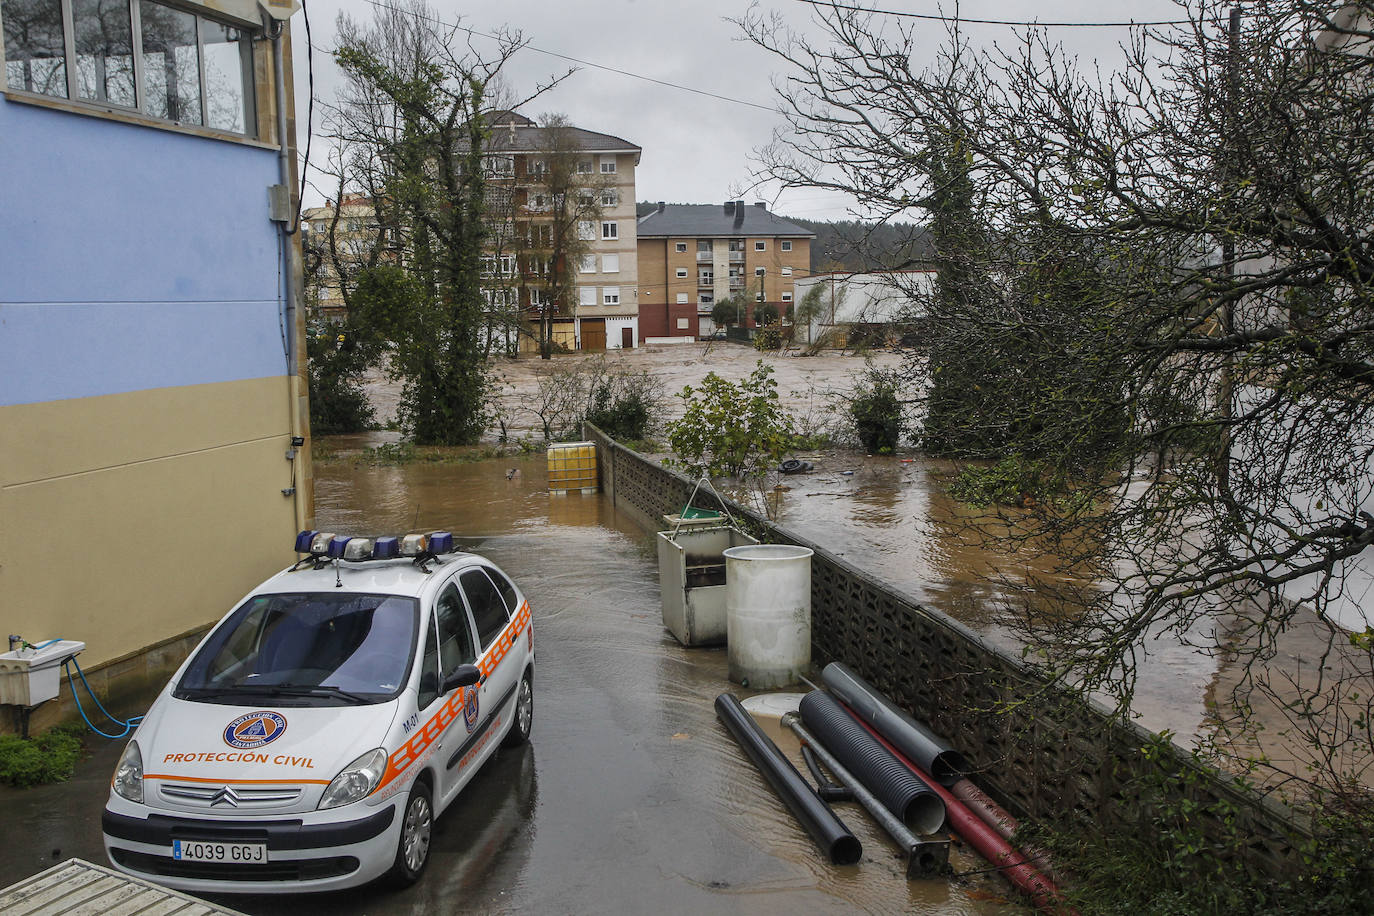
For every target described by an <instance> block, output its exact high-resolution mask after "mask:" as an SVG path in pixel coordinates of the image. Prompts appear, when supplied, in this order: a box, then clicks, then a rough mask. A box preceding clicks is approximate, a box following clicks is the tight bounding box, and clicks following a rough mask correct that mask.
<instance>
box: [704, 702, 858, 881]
mask: <svg viewBox="0 0 1374 916" xmlns="http://www.w3.org/2000/svg"><path fill="white" fill-rule="evenodd" d="M716 716H717V717H718V718H719V719H720V721H721V723H722V724H723V725H724V726H725V728H726V730H728V731H729V732H730V734H731V735H732V736H734V739H735V741H737V742H738V743H739V746H740V747H741V748H743V749H744V752H745V753H746V754H748V755H749V758H750V759H751V760H753V761H754V765H755V766H757V767H758V768H759V772H761V773H763V775H764V777H765V778H766V779H767V780H768V782H769V783H770V784H771V785H772V786H773V789H774V791H776V792H777V793H778V797H779V798H781V799H782V802H783V804H784V805H786V806H787V809H788V810H789V811H791V812H792V814H793V815H794V816H795V817H796V818H797V820H798V821H800V822H801V825H802V827H804V828H805V829H806V832H807V833H809V834H810V835H811V838H812V839H813V840H815V841H816V845H818V846H819V847H820V848H821V850H822V851H823V852H824V853H825V854H826V856H827V857H828V858H829V859H830V862H831V864H833V865H853V864H855V863H856V862H858V861H859V859H860V858H861V857H862V856H863V844H861V843H860V842H859V840H858V838H857V837H855V836H854V834H853V833H851V832H850V831H849V828H848V827H846V826H845V825H844V823H843V822H842V821H841V820H840V819H839V818H838V817H836V816H835V812H833V811H831V810H830V806H829V805H827V804H826V803H825V802H823V801H821V800H820V798H818V797H817V796H816V793H815V792H814V791H813V790H812V788H811V785H810V783H808V782H807V781H806V780H805V779H803V778H802V775H801V774H800V773H798V772H797V768H796V767H794V766H792V763H791V761H789V760H788V759H787V758H786V757H785V756H783V753H782V751H780V750H778V746H777V745H776V744H774V743H773V742H772V740H770V739H769V737H768V736H767V735H765V734H764V733H763V730H762V729H760V728H759V727H758V725H757V724H755V722H754V719H753V717H752V716H750V715H749V713H748V712H747V711H746V710H745V708H744V707H743V706H742V705H741V704H740V701H739V700H737V699H735V697H734V695H733V694H729V693H722V694H721V695H720V696H718V697H716Z"/></svg>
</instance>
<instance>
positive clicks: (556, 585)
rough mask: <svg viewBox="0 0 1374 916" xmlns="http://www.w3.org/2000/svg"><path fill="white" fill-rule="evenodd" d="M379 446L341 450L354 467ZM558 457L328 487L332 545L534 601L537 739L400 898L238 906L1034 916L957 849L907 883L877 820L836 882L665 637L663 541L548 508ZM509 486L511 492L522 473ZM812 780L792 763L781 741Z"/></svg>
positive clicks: (419, 469) (510, 762)
mask: <svg viewBox="0 0 1374 916" xmlns="http://www.w3.org/2000/svg"><path fill="white" fill-rule="evenodd" d="M375 441H376V439H375V437H374V438H372V439H356V438H355V439H345V440H336V441H335V442H332V443H331V445H333V446H334V447H336V448H344V447H353V446H358V445H362V444H367V443H368V442H375ZM544 463H545V462H544V459H543V456H542V455H541V456H538V457H530V458H519V459H505V460H495V461H480V462H474V463H428V464H427V463H410V464H405V465H399V466H374V465H368V464H366V463H354V462H352V461H349V460H347V459H345V458H338V457H336V458H335V459H333V460H330V461H325V462H321V463H319V464H318V465H317V466H316V475H317V476H316V489H315V494H316V512H317V517H316V526H317V527H319V528H321V529H328V530H338V531H342V532H351V533H362V532H390V531H403V530H404V531H409V530H416V529H418V530H427V529H447V530H451V531H453V532H454V533H455V534H456V535H457V536H458V537H459V538H460V542H461V543H462V544H464V545H465V546H466V548H467V549H471V550H475V551H477V552H479V553H482V554H484V555H486V556H489V557H491V558H492V559H494V560H495V561H496V562H497V563H499V564H500V565H501V566H502V567H503V568H504V569H506V570H507V571H508V572H509V573H510V574H511V575H512V576H513V577H514V578H515V579H516V580H517V581H518V582H519V583H520V584H521V586H522V588H523V589H524V590H525V591H526V593H527V595H528V597H529V600H530V604H531V607H532V608H533V610H534V620H535V634H536V635H535V641H536V646H537V651H538V669H537V680H536V712H535V726H534V737H533V739H532V742H531V745H530V746H529V748H527V749H525V750H524V751H522V752H519V753H512V752H503V753H502V754H501V755H499V756H498V757H497V758H495V760H494V763H493V764H491V765H489V766H488V767H486V768H485V769H484V771H483V772H482V773H481V774H480V775H479V777H478V778H477V780H476V781H475V782H474V783H473V784H472V785H471V786H470V787H469V788H468V789H467V790H466V791H465V792H464V794H463V796H462V797H461V798H460V799H459V801H458V802H457V803H456V804H455V807H454V808H452V809H450V811H449V812H448V813H447V814H446V815H445V816H444V817H443V818H442V819H441V820H440V822H439V825H438V836H437V838H436V841H435V848H434V859H433V860H432V861H431V864H430V870H429V872H428V873H427V875H426V876H425V878H424V879H423V880H422V881H421V883H420V884H419V885H417V886H416V887H415V888H412V889H410V890H408V891H405V892H401V893H398V894H391V893H383V892H374V891H371V890H368V891H363V892H361V893H354V894H351V895H349V896H348V897H347V899H346V900H344V899H342V898H318V899H317V898H307V899H303V900H302V899H297V900H293V901H290V902H289V903H288V902H286V901H278V900H272V899H268V898H254V899H250V900H247V901H244V900H237V901H231V902H232V903H233V904H234V905H235V906H237V907H238V908H240V909H243V910H244V911H245V912H249V913H288V912H289V913H291V914H293V916H297V914H302V913H310V912H319V913H327V912H336V911H347V912H368V913H422V912H427V913H436V912H445V913H450V912H502V913H506V912H516V913H520V912H524V913H554V912H556V913H631V912H635V913H639V912H659V913H700V912H712V913H741V914H754V913H775V912H791V913H797V914H804V913H852V912H866V913H910V912H917V913H932V914H975V913H976V914H994V913H995V914H1014V913H1025V912H1030V910H1029V909H1028V908H1027V907H1025V906H1024V905H1023V904H1022V903H1020V902H1019V901H1016V900H1014V899H1013V900H1008V899H1007V898H1014V897H1015V895H1014V894H1013V893H1012V892H1011V891H1010V889H1009V887H1008V886H1006V885H1005V884H1003V883H1002V880H1001V879H1000V878H999V877H997V876H995V875H989V874H986V873H984V872H983V869H986V868H987V865H986V863H984V862H982V860H981V859H979V858H978V857H977V856H975V855H974V854H972V853H971V852H969V851H968V850H967V849H965V848H963V847H959V846H956V848H955V849H954V850H953V852H952V854H951V864H952V866H953V870H954V871H955V873H956V874H955V875H954V876H951V877H947V878H942V879H938V880H922V881H909V880H907V879H906V877H905V871H904V863H903V862H902V861H901V860H900V858H899V857H898V855H897V852H896V849H895V847H894V846H893V845H892V844H891V843H890V842H889V841H888V840H887V839H886V838H885V836H884V835H883V834H882V833H881V831H880V830H879V828H877V827H876V825H874V824H873V823H872V821H871V819H870V818H869V816H868V815H867V814H866V813H865V812H863V811H862V809H859V808H857V807H855V806H852V805H841V806H838V808H837V813H839V814H840V817H841V818H842V819H843V820H844V821H845V822H846V823H847V824H848V825H849V826H850V827H851V828H852V829H853V830H854V832H855V833H856V835H857V836H858V837H859V838H860V840H861V841H862V843H863V845H864V857H863V860H862V861H861V862H860V863H859V864H858V865H856V866H849V867H834V866H831V865H829V864H828V863H827V862H826V861H825V860H824V858H823V856H822V855H821V854H820V853H819V852H818V851H817V849H816V848H815V846H814V845H813V843H812V842H811V840H810V839H809V838H808V836H807V835H806V834H805V832H804V831H803V830H802V829H801V828H800V827H799V826H798V825H797V823H796V821H795V820H794V819H793V817H792V816H791V814H789V813H788V812H787V811H786V810H785V809H784V808H783V807H782V806H781V805H780V803H779V802H778V800H777V797H776V796H775V795H774V794H773V792H772V790H771V789H770V788H769V787H768V785H767V783H766V782H765V781H764V780H763V778H762V777H761V776H760V774H759V773H758V771H757V770H755V769H754V767H753V765H752V764H751V763H750V762H749V760H748V758H747V757H746V756H745V755H744V754H743V752H742V751H741V750H740V749H739V748H738V747H737V746H736V745H735V744H734V742H733V740H732V739H731V738H730V737H729V735H728V734H727V733H726V732H725V730H724V729H723V728H722V727H721V726H720V725H719V723H718V722H717V721H716V718H715V711H714V708H713V705H712V704H713V702H714V700H715V697H716V696H717V695H718V694H720V693H721V692H723V691H726V690H733V691H734V692H735V693H736V695H737V696H740V697H741V698H744V697H746V696H747V695H749V693H750V692H749V691H746V690H742V689H740V688H738V687H736V686H734V685H732V684H730V683H729V681H728V680H727V675H726V654H725V652H724V651H723V650H720V649H691V650H688V649H684V648H683V647H682V646H680V645H679V644H678V643H677V642H676V641H675V640H674V639H673V638H672V636H671V635H670V634H669V633H668V632H667V631H666V630H665V629H664V627H663V624H662V615H661V605H660V601H659V590H658V571H657V561H656V557H655V553H654V549H653V542H652V535H651V534H650V533H648V532H645V531H643V530H642V529H640V528H639V527H637V526H636V525H634V524H633V523H632V522H631V521H630V520H629V519H628V518H627V517H626V516H624V515H623V514H620V513H617V512H616V511H615V510H614V509H612V508H611V507H610V506H609V504H608V503H607V501H606V500H605V499H604V498H603V497H602V496H600V495H598V494H588V495H579V494H572V495H568V496H551V495H550V494H549V493H548V492H547V490H546V484H545V481H546V472H545V467H544ZM512 471H514V472H515V473H514V474H512V473H511V472H512ZM779 744H780V745H781V746H783V747H784V750H786V751H787V752H789V754H790V755H791V757H792V759H793V761H794V763H795V764H796V765H797V766H798V767H799V768H800V767H801V760H800V755H799V753H798V752H797V749H796V745H795V742H792V741H786V740H782V739H779Z"/></svg>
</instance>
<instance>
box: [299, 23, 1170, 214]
mask: <svg viewBox="0 0 1374 916" xmlns="http://www.w3.org/2000/svg"><path fill="white" fill-rule="evenodd" d="M840 2H841V3H843V4H852V5H855V6H862V7H870V8H879V9H886V10H900V11H906V12H915V13H937V12H940V9H941V4H940V3H938V2H937V0H840ZM306 3H307V8H308V11H309V14H310V26H311V32H312V36H313V44H314V45H315V47H316V50H315V52H314V61H313V62H314V72H315V97H316V100H317V105H316V118H315V129H316V138H315V149H314V152H312V159H318V160H320V161H322V160H323V150H322V148H321V147H322V145H323V144H324V143H325V141H323V140H322V139H321V137H320V135H319V105H318V103H319V102H329V101H332V100H333V98H334V95H335V93H336V91H337V87H338V86H339V83H340V78H339V73H338V70H337V68H336V67H335V66H334V64H333V61H332V60H330V57H329V55H328V53H325V51H322V50H320V49H329V48H332V47H333V46H334V41H335V20H336V17H337V16H338V14H339V12H340V11H343V12H347V13H348V14H349V15H350V16H352V17H353V18H355V19H357V20H360V21H366V20H369V19H370V18H371V17H372V14H373V12H374V11H375V8H374V6H373V5H372V4H371V2H369V0H306ZM431 3H432V5H433V6H434V8H435V10H436V11H437V12H438V15H439V16H440V17H441V18H443V19H444V20H447V21H449V22H457V21H459V20H460V19H461V20H462V24H463V25H464V26H466V27H469V28H471V29H473V30H475V31H477V32H485V31H491V30H493V29H495V28H496V27H498V26H501V25H507V26H510V27H512V28H516V29H519V30H520V31H521V32H523V33H524V36H525V38H526V39H527V40H528V41H529V43H530V47H529V48H528V49H526V50H524V51H522V52H521V54H520V55H519V56H518V58H517V59H516V60H515V61H513V62H512V64H511V65H510V67H509V69H508V71H507V72H508V75H509V80H510V83H511V88H512V90H514V91H515V92H516V93H525V92H528V91H529V90H530V89H531V88H532V87H533V86H534V85H535V84H536V81H539V80H542V79H545V78H547V77H548V76H549V75H550V74H554V73H561V72H564V71H566V70H567V69H568V68H569V67H570V66H577V67H579V70H578V72H577V73H576V74H574V75H573V76H572V77H571V78H570V79H568V80H567V81H565V82H564V83H563V84H562V85H560V86H559V87H557V88H556V89H554V90H553V91H552V92H550V93H549V94H547V95H545V96H543V97H542V98H540V99H539V100H538V101H536V102H535V103H534V104H532V105H531V106H530V108H529V109H528V110H527V111H526V113H527V114H529V115H530V116H532V117H538V116H540V115H542V114H544V113H547V112H561V113H564V114H566V115H568V117H569V119H570V120H571V121H572V123H573V124H575V125H577V126H578V127H583V128H586V129H588V130H594V131H600V132H602V133H607V134H613V135H615V136H618V137H622V138H624V139H626V140H629V141H630V142H632V143H635V144H637V145H639V146H641V147H643V150H644V152H643V156H642V158H641V160H640V166H639V169H638V172H637V173H636V193H637V197H638V198H639V199H640V200H667V201H676V202H682V203H716V202H719V201H724V200H727V199H730V197H731V196H732V194H733V192H734V191H736V190H738V189H740V188H741V187H745V186H747V185H749V183H750V178H749V176H750V172H751V169H752V167H753V165H754V154H755V151H756V150H757V149H759V148H760V147H762V146H764V145H765V144H767V143H768V142H769V140H770V139H771V137H772V133H773V130H774V128H775V127H777V126H778V124H780V123H781V119H780V117H779V116H778V115H777V114H775V113H773V112H772V111H771V110H762V109H760V108H757V107H753V106H752V105H746V104H739V103H737V102H730V101H724V100H721V99H717V98H711V97H707V96H704V95H699V94H696V93H693V92H689V91H684V90H682V89H675V88H671V87H669V86H664V85H660V84H658V83H654V82H650V81H649V80H648V79H639V78H636V77H634V76H626V75H622V74H619V73H614V72H610V71H609V70H605V69H599V68H598V67H595V66H583V65H578V64H572V63H570V62H569V61H567V60H564V59H561V58H559V57H554V56H551V55H550V54H546V53H541V51H547V52H553V53H555V54H563V55H567V56H570V57H575V58H579V59H581V60H584V61H587V62H589V63H591V64H596V65H600V66H601V67H611V68H615V69H617V70H623V71H628V72H630V73H634V74H638V75H640V76H642V77H648V78H650V79H653V80H661V81H663V82H667V83H676V84H679V85H682V86H689V87H692V88H694V89H698V90H702V91H704V92H710V93H715V94H717V95H721V96H727V97H729V98H732V99H738V100H740V101H741V102H750V103H754V105H762V106H765V107H766V108H768V109H773V108H775V107H776V95H775V93H774V90H773V86H772V78H773V77H774V75H775V74H777V73H778V72H779V67H778V64H779V62H778V61H777V59H776V58H774V57H772V56H770V55H768V54H766V53H764V52H763V51H761V50H760V49H758V48H756V47H754V46H753V45H750V44H746V43H745V42H742V41H740V40H738V39H739V35H740V33H739V29H738V27H736V26H735V25H734V24H732V23H730V22H728V21H726V17H739V16H741V15H742V14H743V13H744V12H745V11H746V10H747V9H748V8H749V4H748V3H747V2H744V0H735V2H730V0H694V2H689V3H680V2H675V3H666V2H663V0H563V2H561V3H554V2H549V0H505V2H501V3H481V4H474V3H455V2H453V0H431ZM944 8H945V12H949V11H950V10H952V9H953V8H954V4H953V3H945V4H944ZM761 9H763V10H765V11H767V10H777V11H778V12H779V13H781V14H782V15H783V16H785V17H786V18H787V20H788V21H789V22H790V23H792V24H793V25H794V27H795V28H797V29H798V30H804V31H808V32H810V33H812V34H815V30H814V28H813V27H812V26H811V25H810V23H811V20H812V15H811V11H812V7H811V6H809V5H807V4H806V3H804V2H801V0H764V2H762V3H761ZM959 12H960V15H961V16H963V17H966V18H983V19H1038V20H1039V21H1045V22H1048V21H1078V22H1098V21H1121V20H1129V19H1135V20H1137V21H1139V20H1157V19H1177V18H1181V17H1180V15H1179V13H1180V10H1179V8H1178V7H1177V6H1176V5H1175V3H1173V2H1172V0H1120V2H1116V3H1104V2H1101V0H1042V2H1025V0H1003V2H994V0H973V2H969V0H965V2H964V3H962V4H960V5H959ZM918 27H919V28H920V29H921V30H922V32H924V33H925V34H928V35H929V42H928V50H929V51H930V53H932V54H933V53H934V51H935V49H936V47H937V46H938V44H939V42H940V40H941V38H942V37H943V35H944V30H943V27H942V26H941V25H940V24H939V23H936V22H930V23H920V24H918ZM292 28H293V29H294V40H295V59H296V87H297V105H296V110H297V116H298V119H299V123H300V124H301V134H302V135H301V137H300V138H299V139H300V144H301V149H304V146H305V137H304V122H305V115H306V103H307V101H308V99H309V93H308V91H307V85H308V81H307V72H306V64H307V52H308V49H307V47H306V43H305V27H304V23H303V22H302V19H301V16H300V14H297V15H296V17H295V18H294V19H293V21H292ZM966 33H967V34H968V35H969V37H970V38H971V39H972V40H973V41H975V42H979V43H991V42H993V41H998V40H1000V41H1006V40H1008V39H1010V38H1012V37H1013V35H1014V30H1012V29H1010V28H1007V27H1003V26H977V25H971V26H967V27H966ZM1052 34H1053V35H1054V37H1055V38H1056V39H1058V40H1060V41H1062V42H1063V43H1064V45H1065V46H1066V48H1068V49H1070V50H1071V51H1073V52H1074V53H1076V54H1077V55H1078V56H1079V57H1080V59H1082V60H1084V61H1090V60H1099V61H1101V62H1102V63H1103V64H1104V65H1106V66H1107V67H1113V66H1115V63H1116V61H1117V59H1118V58H1119V52H1118V51H1117V44H1118V43H1119V42H1121V41H1124V40H1125V39H1126V38H1127V30H1126V29H1118V28H1107V29H1082V28H1075V29H1070V28H1057V29H1054V30H1053V31H1052ZM476 40H477V42H478V46H479V47H480V46H481V44H482V43H483V42H485V41H486V40H485V39H482V38H478V39H476ZM536 49H539V50H536ZM923 50H925V49H924V48H923ZM308 178H309V179H310V180H311V181H314V182H315V183H316V184H317V185H318V186H319V187H321V188H327V187H328V182H327V181H322V180H321V179H320V177H319V175H318V174H317V173H314V172H313V170H312V171H311V173H310V174H309V175H308ZM776 193H777V189H775V188H765V189H761V190H758V191H752V192H748V193H746V194H745V195H744V196H746V197H748V198H749V199H751V200H772V199H773V197H774V195H775V194H776ZM322 200H323V194H322V193H321V192H319V191H312V190H311V189H310V188H309V187H307V189H306V205H307V206H311V205H315V204H318V203H320V202H322ZM847 206H848V205H847V202H846V201H845V200H844V199H843V198H841V197H839V196H837V195H833V194H826V193H823V192H820V191H815V190H794V191H788V192H784V193H783V194H782V196H781V197H779V198H778V200H777V203H776V204H775V206H774V209H775V210H776V211H777V212H779V213H781V214H784V215H790V216H798V217H805V218H810V219H843V218H846V217H847V216H848V215H849V214H848V213H847V212H846V211H847Z"/></svg>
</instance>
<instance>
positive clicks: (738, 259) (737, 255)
mask: <svg viewBox="0 0 1374 916" xmlns="http://www.w3.org/2000/svg"><path fill="white" fill-rule="evenodd" d="M730 261H731V262H732V263H743V262H744V252H742V251H732V252H730Z"/></svg>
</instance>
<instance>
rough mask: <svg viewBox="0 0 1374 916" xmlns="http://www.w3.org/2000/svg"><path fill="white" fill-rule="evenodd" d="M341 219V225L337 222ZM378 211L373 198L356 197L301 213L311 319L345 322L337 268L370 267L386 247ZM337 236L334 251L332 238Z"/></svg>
mask: <svg viewBox="0 0 1374 916" xmlns="http://www.w3.org/2000/svg"><path fill="white" fill-rule="evenodd" d="M336 218H337V221H336ZM380 231H381V230H380V228H379V226H378V224H377V210H376V208H375V207H374V206H373V205H372V200H371V198H369V197H367V196H365V195H362V194H352V195H348V196H346V197H344V198H342V199H341V200H340V201H339V203H338V205H337V206H336V205H335V203H334V201H332V200H326V201H325V202H324V206H323V207H310V208H308V209H306V210H304V211H302V213H301V245H302V247H303V248H304V250H305V268H306V288H305V292H306V300H307V305H308V307H309V308H310V309H311V310H312V315H311V317H312V318H313V317H316V316H318V317H320V318H324V319H341V318H342V317H343V315H344V312H345V309H346V306H345V304H344V299H343V293H342V292H341V291H340V289H339V277H338V271H337V270H336V265H335V256H336V255H337V258H338V262H339V264H342V265H344V266H345V268H346V269H347V268H349V267H353V266H361V265H363V264H366V263H367V262H368V261H369V260H370V259H371V258H373V257H374V256H375V255H376V252H377V251H378V249H380V248H382V247H384V243H385V240H384V239H381V238H379V234H380ZM331 232H332V233H333V237H334V244H333V249H332V250H331V246H330V242H329V238H330V233H331Z"/></svg>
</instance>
